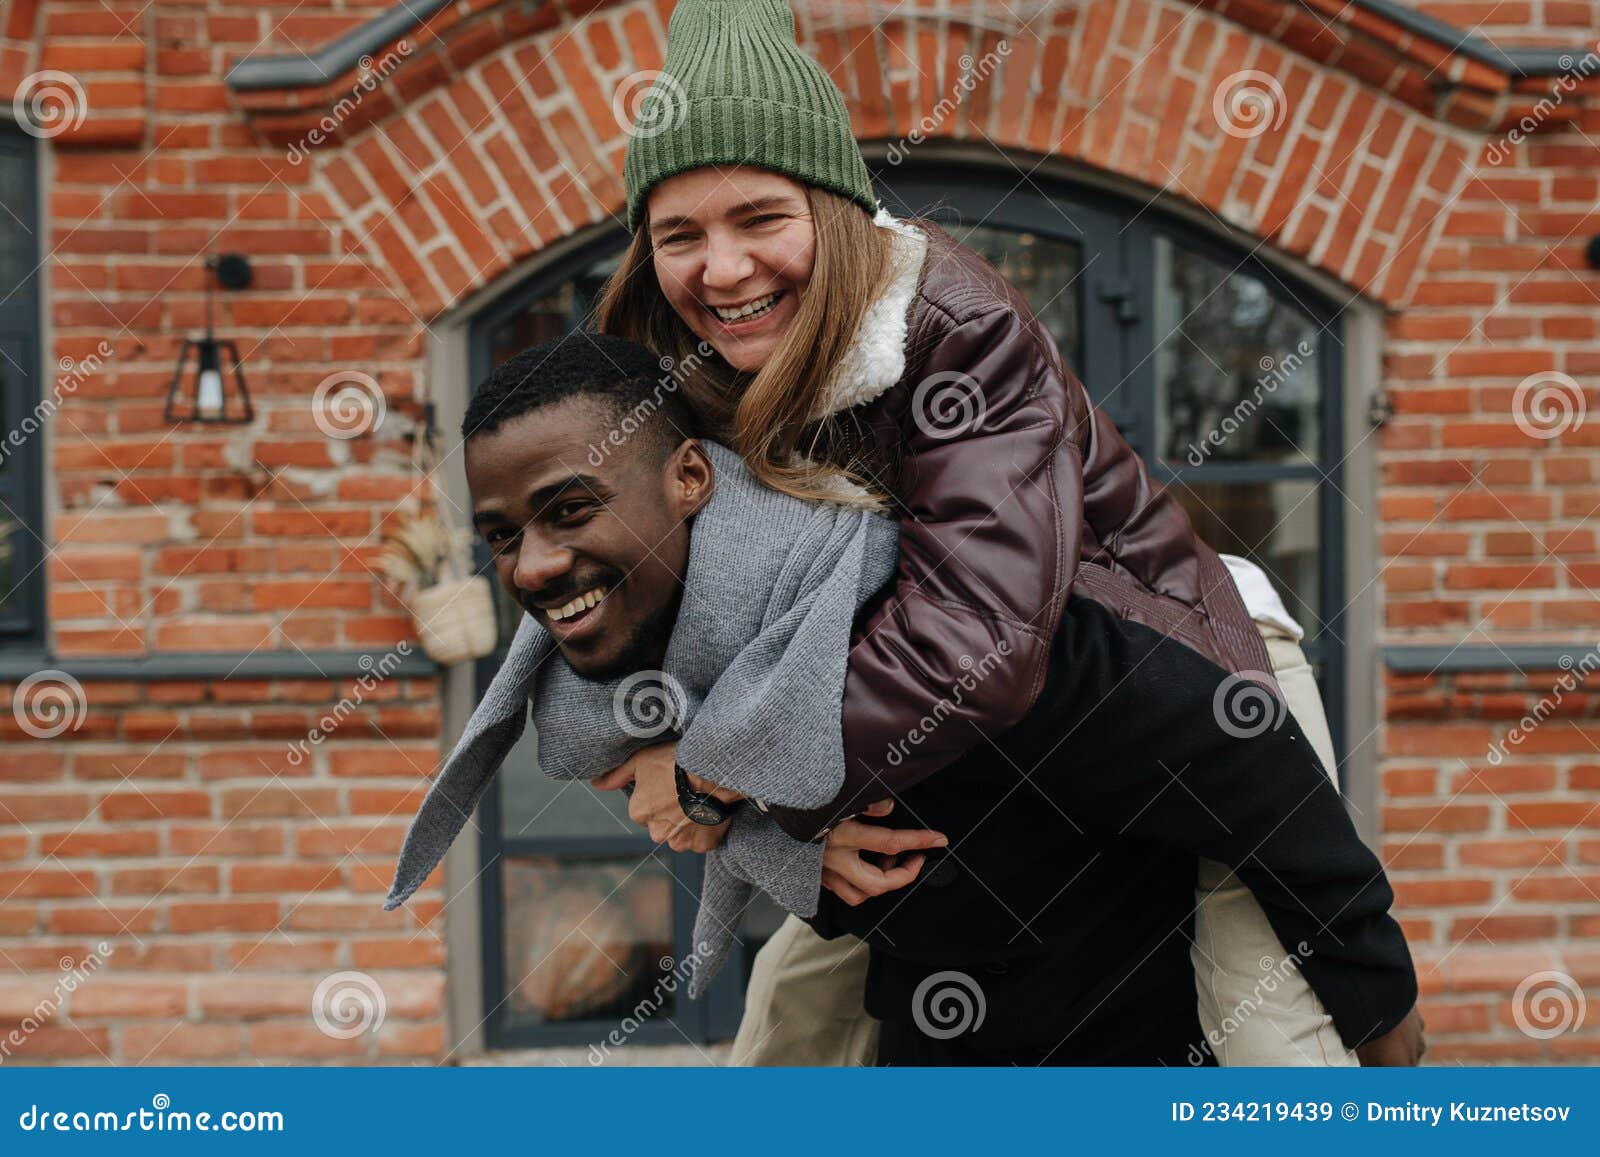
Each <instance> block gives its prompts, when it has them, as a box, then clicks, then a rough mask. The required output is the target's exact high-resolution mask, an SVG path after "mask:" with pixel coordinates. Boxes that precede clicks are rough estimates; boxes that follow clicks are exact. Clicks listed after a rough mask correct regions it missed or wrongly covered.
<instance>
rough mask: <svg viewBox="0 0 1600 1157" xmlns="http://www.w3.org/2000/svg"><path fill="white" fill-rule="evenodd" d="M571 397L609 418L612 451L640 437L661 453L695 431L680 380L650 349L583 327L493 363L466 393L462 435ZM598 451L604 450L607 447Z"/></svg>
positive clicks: (483, 430)
mask: <svg viewBox="0 0 1600 1157" xmlns="http://www.w3.org/2000/svg"><path fill="white" fill-rule="evenodd" d="M573 398H588V399H591V400H592V401H594V402H596V403H598V404H599V405H600V407H601V408H602V410H603V412H604V413H606V414H607V416H608V417H609V418H610V419H611V420H612V422H613V423H614V425H613V427H612V429H611V430H609V431H607V432H606V434H605V435H603V437H605V438H606V439H607V440H608V442H609V445H610V448H612V449H614V448H616V447H618V446H621V445H622V444H623V443H624V442H633V441H635V439H637V438H638V437H639V436H640V435H643V437H644V446H647V447H648V448H649V449H651V450H653V451H655V452H656V453H658V454H659V455H660V456H661V457H663V458H665V456H666V455H667V454H668V453H669V452H671V451H672V450H674V449H676V448H677V447H678V445H679V444H680V443H682V442H683V440H684V439H685V438H693V437H696V436H697V435H696V427H695V419H694V412H693V411H692V410H691V409H690V408H689V404H688V403H687V402H686V401H685V400H684V397H683V393H682V390H681V388H680V383H679V381H678V379H677V378H676V377H674V376H673V375H672V374H671V373H669V372H668V371H667V370H665V369H663V368H662V366H661V363H660V361H659V360H657V358H656V355H655V354H653V353H651V352H650V351H649V350H648V349H646V348H645V347H644V346H642V345H639V344H638V343H637V342H631V341H628V340H626V339H625V338H620V337H613V336H612V335H610V334H603V333H593V332H590V331H588V330H576V331H574V332H572V333H569V334H565V335H563V336H562V337H558V338H553V339H552V340H550V341H546V342H540V343H539V344H538V345H536V346H530V347H529V348H528V349H525V350H523V351H522V352H521V353H519V354H517V355H516V356H514V357H512V358H509V359H508V360H506V361H504V362H502V363H501V364H500V365H498V366H496V367H495V368H494V371H493V372H492V373H490V374H489V376H488V377H487V378H485V379H484V380H483V381H482V382H480V383H479V384H478V388H477V389H475V390H474V391H473V392H472V400H471V401H470V402H468V403H467V413H466V417H464V418H463V419H462V422H461V436H462V438H463V439H470V438H473V437H475V436H476V435H478V434H492V433H493V432H494V431H495V430H497V429H499V428H500V427H501V426H502V425H504V424H505V423H506V422H509V421H510V420H511V419H513V418H518V417H521V416H522V415H523V414H527V413H531V412H532V411H534V410H538V409H542V408H544V407H545V406H553V405H556V404H558V403H560V402H565V401H568V400H570V399H573ZM640 448H643V447H640ZM601 450H602V451H603V452H609V449H608V448H607V446H606V445H605V444H602V446H601Z"/></svg>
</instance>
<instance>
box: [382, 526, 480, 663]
mask: <svg viewBox="0 0 1600 1157" xmlns="http://www.w3.org/2000/svg"><path fill="white" fill-rule="evenodd" d="M379 566H380V568H381V569H382V571H383V573H384V575H385V577H387V578H388V579H389V581H390V582H391V583H392V584H394V587H395V590H396V592H397V593H398V594H399V596H400V600H401V601H402V602H404V603H405V605H406V609H407V610H409V611H410V612H411V618H412V621H413V622H414V623H415V624H416V628H417V639H418V641H419V642H421V644H422V649H423V651H424V652H426V653H427V655H428V657H429V658H430V659H432V660H433V661H434V662H436V663H439V664H441V665H443V666H450V665H451V664H454V663H463V662H466V661H467V660H469V659H481V658H483V656H485V655H487V654H489V653H490V652H492V651H493V650H494V646H495V642H496V636H497V631H496V627H495V619H494V596H493V594H492V592H491V591H490V590H489V580H488V579H486V578H484V577H483V576H482V575H480V574H473V573H472V536H471V535H470V534H469V533H468V532H467V531H464V530H461V529H460V528H459V527H454V526H451V525H449V524H448V523H446V522H445V521H444V520H443V519H442V518H440V517H439V516H438V515H437V514H435V513H433V512H431V511H430V512H427V513H424V514H422V515H419V516H418V517H416V518H413V519H411V520H409V521H408V522H406V523H404V524H403V525H401V526H400V528H399V529H398V530H396V531H395V532H394V533H393V534H392V535H390V536H389V537H388V539H387V544H386V545H385V547H384V551H383V554H382V556H380V558H379Z"/></svg>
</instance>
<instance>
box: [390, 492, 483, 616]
mask: <svg viewBox="0 0 1600 1157" xmlns="http://www.w3.org/2000/svg"><path fill="white" fill-rule="evenodd" d="M384 542H385V545H384V549H383V553H382V554H381V555H379V557H378V567H379V569H380V570H382V571H383V574H384V577H385V578H387V579H388V580H389V581H390V582H391V583H392V584H394V586H395V587H396V588H398V593H399V594H400V595H401V597H402V598H404V597H408V596H410V595H412V594H414V593H416V592H417V591H422V590H426V589H427V588H429V587H434V586H438V585H439V584H440V583H444V582H450V581H452V580H457V579H464V578H466V577H468V576H469V575H470V574H471V573H472V533H471V532H470V531H467V530H463V529H462V528H460V527H457V526H452V525H450V524H449V523H447V522H446V521H445V520H444V519H442V518H440V517H439V515H438V514H437V513H435V512H433V511H425V512H424V513H422V514H419V515H417V516H415V517H413V518H410V519H407V520H406V521H405V522H403V523H401V524H400V526H399V527H398V528H397V529H395V530H394V531H393V533H391V534H389V535H388V536H387V537H386V538H385V540H384Z"/></svg>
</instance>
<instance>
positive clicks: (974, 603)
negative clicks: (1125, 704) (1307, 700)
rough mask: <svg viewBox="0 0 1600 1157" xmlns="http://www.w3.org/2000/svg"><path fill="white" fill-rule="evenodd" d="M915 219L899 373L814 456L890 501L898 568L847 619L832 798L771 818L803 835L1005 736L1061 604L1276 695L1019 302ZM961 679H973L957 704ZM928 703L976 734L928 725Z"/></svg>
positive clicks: (1207, 563)
mask: <svg viewBox="0 0 1600 1157" xmlns="http://www.w3.org/2000/svg"><path fill="white" fill-rule="evenodd" d="M914 224H916V225H917V226H918V227H919V228H921V229H922V230H923V231H924V232H926V233H927V234H928V236H929V246H928V253H927V257H926V259H925V260H924V262H923V264H922V271H921V275H920V278H919V280H918V284H917V288H916V293H915V295H914V296H913V298H912V300H911V304H910V308H909V311H908V328H907V332H906V349H905V368H904V372H903V374H902V376H901V377H900V380H899V381H898V382H897V383H896V384H895V385H894V386H892V387H891V388H889V389H888V390H886V391H885V392H884V393H882V394H881V395H879V396H878V397H877V398H876V399H874V400H873V401H871V402H869V403H866V404H864V405H861V406H859V407H856V408H855V409H853V410H850V411H847V412H846V413H845V414H843V415H840V416H839V418H841V419H843V421H836V427H840V429H839V430H838V431H837V432H836V433H835V434H834V438H833V442H832V443H831V444H830V445H829V448H828V457H830V458H832V459H834V460H837V461H841V462H842V461H850V462H853V463H854V464H856V466H857V468H858V469H862V468H863V467H864V468H865V470H866V472H868V473H870V474H872V475H873V476H875V478H876V480H877V481H878V482H879V483H880V484H881V486H882V487H883V488H885V489H887V490H888V491H889V492H890V493H891V495H892V497H893V499H894V500H895V505H896V507H897V509H898V512H899V513H900V515H901V520H902V521H901V535H900V562H899V569H898V571H897V572H896V575H895V578H894V580H893V582H892V583H891V584H890V585H889V586H888V587H886V588H885V590H884V592H882V593H881V594H880V595H879V597H878V598H877V600H875V602H873V603H872V604H869V605H868V607H867V608H866V610H865V611H864V612H863V614H862V616H861V617H860V618H859V619H858V620H857V623H856V632H855V637H854V641H853V646H852V650H851V652H850V659H849V667H848V671H847V674H846V681H845V691H844V704H843V725H844V747H845V757H846V766H847V769H848V770H847V772H846V778H845V783H844V786H843V788H842V789H841V791H840V793H839V795H838V797H837V798H836V799H835V800H834V801H833V803H831V804H828V805H825V806H824V807H821V808H817V809H814V810H798V809H787V808H778V807H774V808H772V809H771V812H772V815H773V817H774V818H775V819H776V820H777V821H778V823H779V824H780V825H781V826H782V827H783V828H784V829H785V830H786V831H787V832H788V833H789V834H790V835H793V836H795V837H797V838H800V839H808V840H809V839H813V838H815V837H816V836H817V835H818V834H819V833H820V832H822V831H823V830H824V829H826V828H827V827H829V826H831V825H832V824H834V823H836V822H837V821H838V820H839V819H842V818H844V817H846V816H848V815H851V814H853V813H855V812H857V811H859V810H860V809H861V808H862V807H864V806H865V805H866V804H868V803H870V802H872V801H873V800H877V799H883V798H886V797H888V796H889V795H891V794H893V793H894V792H897V791H900V790H903V789H905V788H908V787H910V786H911V785H913V784H915V783H917V782H919V781H920V780H922V779H924V778H925V777H927V776H929V775H931V774H933V773H934V772H936V771H938V770H939V769H940V768H941V767H944V766H946V765H947V764H949V763H951V762H952V761H953V760H955V759H956V758H957V757H959V756H960V755H961V754H963V752H964V751H965V750H967V749H969V748H970V747H971V746H972V744H973V742H974V730H975V729H976V731H977V732H978V733H981V734H982V735H987V736H990V737H993V736H996V735H999V734H1000V733H1002V732H1005V731H1007V730H1009V729H1010V728H1011V727H1013V726H1014V725H1015V724H1017V723H1018V722H1019V721H1020V720H1021V719H1022V718H1023V716H1024V715H1026V714H1027V712H1028V711H1029V709H1030V708H1031V707H1032V706H1033V705H1034V703H1035V701H1036V700H1037V699H1038V697H1039V694H1040V691H1041V688H1042V686H1043V682H1044V677H1045V672H1046V666H1047V660H1048V658H1049V651H1050V643H1051V639H1052V637H1053V636H1054V634H1055V631H1056V628H1057V624H1058V623H1059V621H1060V618H1061V613H1062V608H1063V607H1064V606H1065V604H1066V601H1067V598H1068V597H1069V595H1070V596H1071V597H1073V598H1084V599H1093V600H1095V601H1097V602H1099V603H1101V604H1103V605H1104V606H1105V607H1106V608H1107V609H1108V610H1110V611H1111V612H1112V613H1113V614H1114V615H1116V616H1118V617H1120V618H1123V619H1130V620H1133V621H1134V622H1138V623H1142V624H1144V625H1146V626H1149V627H1152V628H1154V629H1155V630H1158V631H1160V632H1161V633H1162V634H1164V635H1168V636H1171V637H1173V638H1175V639H1178V640H1181V641H1182V642H1183V643H1185V644H1186V645H1187V646H1189V647H1191V648H1192V649H1193V650H1195V651H1197V652H1199V653H1200V654H1201V655H1203V656H1205V657H1206V658H1207V659H1209V660H1211V661H1212V662H1214V663H1216V664H1217V665H1218V666H1220V667H1222V668H1224V669H1225V670H1228V671H1231V672H1236V673H1243V672H1246V671H1248V672H1252V673H1253V675H1252V677H1254V678H1257V679H1258V680H1259V681H1261V682H1264V683H1267V684H1268V685H1270V686H1275V684H1272V683H1271V680H1270V672H1271V669H1272V668H1271V663H1270V661H1269V660H1268V658H1267V654H1266V648H1265V645H1264V644H1263V643H1262V642H1261V637H1260V634H1259V632H1258V631H1257V629H1256V627H1255V626H1254V624H1253V623H1252V622H1251V620H1250V616H1249V614H1248V613H1247V611H1246V610H1245V607H1244V603H1243V601H1242V600H1241V598H1240V596H1239V593H1238V589H1237V588H1236V587H1235V586H1234V583H1233V580H1232V578H1231V577H1230V576H1229V574H1228V571H1227V568H1226V567H1225V566H1224V565H1223V563H1222V561H1221V560H1220V559H1219V558H1218V557H1217V555H1216V552H1215V551H1213V550H1212V549H1211V548H1210V547H1208V546H1206V545H1205V544H1204V543H1202V542H1201V541H1200V540H1199V539H1198V538H1197V537H1196V536H1195V533H1194V529H1193V527H1192V526H1191V525H1190V522H1189V517H1188V514H1187V513H1186V512H1185V511H1184V509H1183V508H1182V506H1180V505H1179V504H1178V502H1177V500H1176V499H1174V498H1173V497H1172V496H1171V495H1169V494H1167V493H1166V492H1165V491H1164V490H1163V489H1162V488H1160V487H1159V486H1157V485H1156V484H1155V483H1154V482H1152V480H1151V478H1150V476H1149V473H1148V472H1147V471H1146V469H1145V466H1144V463H1143V462H1142V461H1141V460H1140V458H1139V457H1138V455H1137V454H1135V453H1134V452H1133V450H1132V449H1131V448H1130V447H1129V446H1128V444H1127V443H1126V442H1125V441H1124V440H1123V439H1122V436H1121V435H1120V434H1119V433H1118V431H1117V429H1116V427H1115V426H1114V425H1112V423H1111V421H1110V419H1108V418H1107V417H1106V416H1105V415H1104V414H1103V413H1101V412H1099V411H1098V410H1096V409H1095V408H1094V406H1093V405H1092V404H1091V402H1090V400H1089V397H1088V394H1087V393H1086V392H1085V390H1084V387H1083V384H1082V383H1081V382H1080V381H1079V380H1078V379H1077V377H1076V376H1074V374H1073V373H1072V371H1071V370H1070V369H1068V368H1067V366H1066V365H1065V363H1063V361H1062V360H1061V355H1060V353H1059V351H1058V350H1057V349H1056V345H1055V341H1054V340H1053V339H1052V337H1051V335H1050V333H1049V331H1048V330H1046V329H1045V327H1044V326H1043V324H1041V323H1040V322H1039V321H1037V320H1036V319H1035V318H1034V316H1033V313H1032V311H1031V309H1030V308H1029V306H1028V304H1027V302H1026V301H1025V300H1024V299H1023V297H1022V296H1021V294H1020V293H1018V291H1017V290H1016V289H1015V288H1013V287H1012V286H1011V285H1010V284H1009V283H1008V282H1007V281H1006V280H1005V278H1004V277H1002V276H1001V275H1000V274H999V273H998V272H997V271H996V270H995V269H993V268H992V267H991V266H990V265H989V264H988V263H987V262H985V261H984V260H983V259H982V258H981V257H979V256H978V255H977V254H976V253H973V252H972V251H971V250H969V249H966V248H964V247H963V246H961V245H960V244H958V243H957V242H956V241H955V240H954V239H953V238H952V237H951V236H950V235H949V234H948V233H946V232H945V231H944V230H943V229H941V228H939V227H938V226H937V225H936V224H934V223H932V222H929V221H916V222H914ZM930 379H931V380H930ZM942 390H944V391H955V392H956V393H958V394H959V393H960V392H961V391H968V396H967V397H966V398H964V399H958V400H959V401H964V402H965V403H966V404H967V405H968V406H969V410H968V411H967V412H968V413H969V414H977V415H981V416H978V417H977V420H975V421H971V422H970V423H962V422H961V421H957V420H950V421H942V420H940V417H939V404H938V403H937V401H936V400H935V399H936V397H937V395H938V393H939V392H940V391H942ZM955 409H959V407H956V408H955ZM952 413H954V410H953V411H952ZM956 417H959V415H956ZM957 431H958V432H957ZM1002 657H1003V658H1002ZM974 671H979V672H984V675H983V677H982V678H981V679H974V678H972V676H971V673H972V672H974ZM1261 673H1265V674H1261ZM963 676H967V679H965V680H964V681H963V682H968V683H974V684H975V685H974V686H972V687H971V688H970V689H969V690H965V691H963V692H962V694H961V695H960V697H959V698H960V702H959V703H955V704H952V703H951V702H950V700H951V699H952V695H951V691H952V688H954V687H956V686H957V685H958V681H962V677H963ZM941 701H943V706H942V707H941V710H945V709H948V710H949V715H948V716H947V718H953V719H958V720H967V721H969V722H970V723H971V724H972V725H973V726H970V727H969V726H957V725H951V724H948V723H947V724H946V725H943V726H938V727H932V728H930V727H928V726H927V725H926V722H925V717H926V716H927V714H928V712H929V710H930V708H932V707H933V706H934V705H935V704H939V703H941ZM913 734H915V735H916V737H917V742H916V743H915V744H908V743H907V742H906V738H907V736H908V735H913ZM891 752H893V753H894V754H893V755H890V754H889V753H891Z"/></svg>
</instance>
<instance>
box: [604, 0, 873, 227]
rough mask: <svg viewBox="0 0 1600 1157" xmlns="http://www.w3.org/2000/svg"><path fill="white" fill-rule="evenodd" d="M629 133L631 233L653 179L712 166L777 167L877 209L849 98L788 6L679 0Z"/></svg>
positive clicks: (772, 0)
mask: <svg viewBox="0 0 1600 1157" xmlns="http://www.w3.org/2000/svg"><path fill="white" fill-rule="evenodd" d="M632 134H633V135H632V138H631V139H630V140H629V141H628V156H627V160H626V161H624V163H623V166H622V173H623V178H624V179H625V180H626V182H627V186H628V228H629V229H630V230H633V231H637V230H638V228H639V226H640V225H641V224H643V222H644V203H645V198H646V196H648V194H649V192H650V190H651V188H653V187H654V186H655V185H656V183H657V182H659V181H663V180H665V179H666V178H668V177H670V176H673V175H674V174H677V173H682V172H685V171H687V170H689V169H698V168H702V167H704V166H707V165H754V166H756V167H758V168H762V169H772V170H774V171H776V172H779V173H783V174H784V175H786V176H789V177H793V178H794V179H795V180H797V181H803V182H806V183H808V184H812V185H820V186H821V187H822V188H824V189H831V190H832V191H833V192H835V193H839V194H841V195H842V196H845V197H849V198H851V199H853V200H854V201H856V202H857V203H858V204H859V205H860V206H861V207H862V208H863V209H865V210H866V211H867V213H868V214H876V213H877V211H878V202H877V198H876V197H874V196H873V193H872V179H871V178H870V177H869V176H868V175H867V166H866V162H865V161H863V160H862V159H861V150H860V148H858V147H857V146H856V139H855V136H854V134H852V133H851V131H850V114H849V113H848V112H846V111H845V107H844V96H843V94H842V93H840V91H839V89H838V88H837V87H836V86H835V85H834V83H833V81H832V80H830V79H829V78H828V74H827V73H826V72H824V71H823V70H822V67H821V66H820V65H819V64H817V62H816V61H814V60H812V59H811V58H810V57H809V56H807V55H806V54H805V53H804V52H802V51H800V47H799V45H797V44H796V43H795V31H794V14H793V13H792V12H790V11H789V5H788V4H787V3H785V0H678V6H677V7H676V8H674V9H673V11H672V19H671V21H670V22H669V23H668V24H667V59H666V63H665V64H664V65H663V66H662V69H661V72H660V74H659V75H658V76H657V77H656V79H655V83H654V84H653V85H651V87H650V90H649V92H647V93H646V94H645V96H644V98H643V99H642V100H641V101H640V102H639V115H638V117H637V118H636V120H635V122H634V126H633V129H632Z"/></svg>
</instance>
